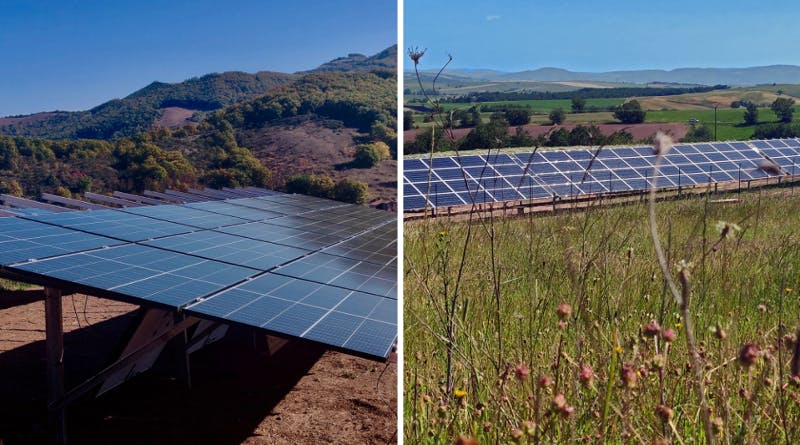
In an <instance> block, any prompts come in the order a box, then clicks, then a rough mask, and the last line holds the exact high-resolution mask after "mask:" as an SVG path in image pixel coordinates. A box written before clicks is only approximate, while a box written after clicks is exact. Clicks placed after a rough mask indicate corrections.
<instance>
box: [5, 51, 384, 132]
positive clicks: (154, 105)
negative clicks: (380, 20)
mask: <svg viewBox="0 0 800 445" xmlns="http://www.w3.org/2000/svg"><path fill="white" fill-rule="evenodd" d="M396 55H397V45H392V46H390V47H388V48H386V49H384V50H382V51H380V52H378V53H376V54H374V55H372V56H364V55H362V54H358V53H351V54H350V55H348V56H346V57H340V58H337V59H334V60H332V61H328V62H325V63H323V64H321V65H320V66H318V67H317V68H315V69H313V70H310V71H304V72H297V73H280V72H274V71H259V72H256V73H252V74H251V73H245V72H242V71H226V72H222V73H208V74H205V75H203V76H199V77H192V78H189V79H186V80H184V81H182V82H176V83H167V82H160V81H154V82H151V83H150V84H148V85H146V86H145V87H143V88H140V89H139V90H136V91H134V92H132V93H131V94H129V95H127V96H125V97H123V98H121V99H112V100H109V101H106V102H104V103H102V104H99V105H97V106H95V107H93V108H91V109H88V110H82V111H43V112H40V113H34V114H29V115H22V116H13V117H0V134H7V135H11V136H27V137H44V138H50V139H79V138H84V139H115V138H119V137H125V136H132V135H134V134H137V133H140V132H142V131H146V130H149V129H152V128H156V127H158V126H164V125H167V124H169V126H176V125H180V124H185V123H187V120H186V119H179V120H174V119H172V117H173V116H175V115H176V113H175V112H174V111H176V110H177V111H178V113H177V114H179V115H181V116H189V118H191V116H192V115H193V114H195V113H204V112H209V111H214V110H220V109H223V108H225V107H227V106H231V105H234V104H238V103H243V102H246V101H248V100H252V99H255V98H257V97H259V96H261V95H263V94H266V93H267V92H268V91H270V90H271V89H273V88H275V87H277V86H280V85H287V84H290V83H292V82H294V81H296V80H298V79H301V78H303V77H304V76H306V75H308V74H313V73H319V72H350V71H355V72H369V71H373V70H378V71H380V70H390V69H396V67H397V58H396ZM167 113H169V114H170V116H167V117H166V118H165V114H167Z"/></svg>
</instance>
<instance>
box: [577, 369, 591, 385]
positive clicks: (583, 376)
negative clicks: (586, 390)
mask: <svg viewBox="0 0 800 445" xmlns="http://www.w3.org/2000/svg"><path fill="white" fill-rule="evenodd" d="M578 380H580V381H581V384H582V385H583V386H587V387H588V386H592V383H593V382H594V370H593V369H592V367H591V366H589V365H583V366H581V373H580V374H578Z"/></svg>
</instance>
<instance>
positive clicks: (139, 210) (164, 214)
mask: <svg viewBox="0 0 800 445" xmlns="http://www.w3.org/2000/svg"><path fill="white" fill-rule="evenodd" d="M119 211H120V212H126V213H132V214H135V215H142V216H148V217H150V218H155V219H160V220H163V221H169V222H174V223H179V224H184V225H187V226H192V227H197V228H201V229H212V228H215V227H222V226H229V225H233V224H241V223H244V222H248V220H246V219H243V218H237V217H235V216H228V215H220V214H217V213H212V212H206V211H204V210H199V209H192V208H189V207H185V206H178V205H162V206H151V207H129V208H125V209H121V210H119Z"/></svg>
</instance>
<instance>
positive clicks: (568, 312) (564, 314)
mask: <svg viewBox="0 0 800 445" xmlns="http://www.w3.org/2000/svg"><path fill="white" fill-rule="evenodd" d="M556 314H558V318H560V319H561V320H562V321H564V320H567V319H569V317H571V316H572V306H570V305H568V304H567V303H561V304H559V305H558V308H557V309H556Z"/></svg>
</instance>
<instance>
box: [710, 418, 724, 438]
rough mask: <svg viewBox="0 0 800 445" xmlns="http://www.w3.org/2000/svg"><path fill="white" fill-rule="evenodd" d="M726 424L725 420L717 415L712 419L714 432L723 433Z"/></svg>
mask: <svg viewBox="0 0 800 445" xmlns="http://www.w3.org/2000/svg"><path fill="white" fill-rule="evenodd" d="M724 426H725V422H724V421H723V420H722V417H719V416H717V417H714V418H713V419H711V429H712V430H714V434H719V433H721V432H722V428H723V427H724Z"/></svg>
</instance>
